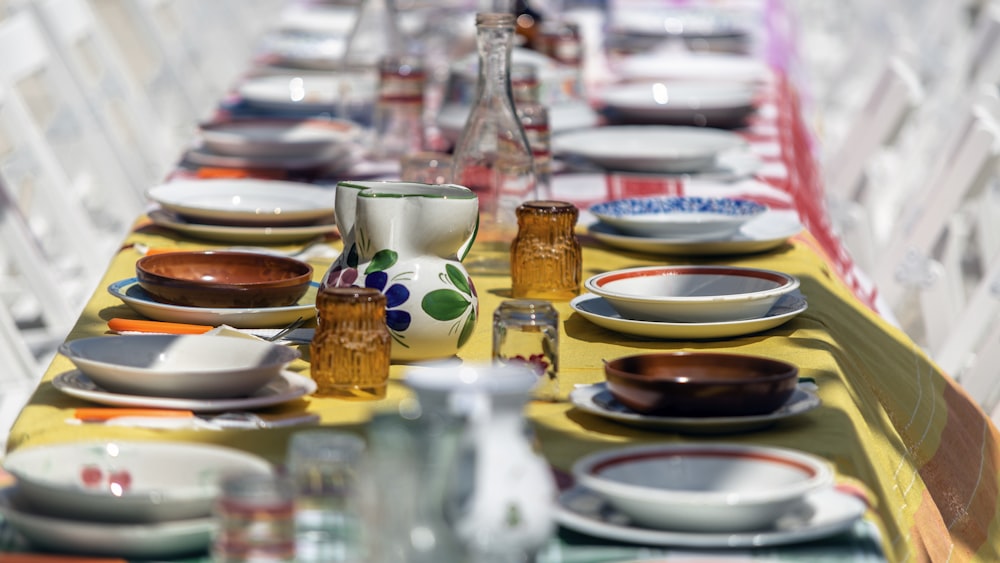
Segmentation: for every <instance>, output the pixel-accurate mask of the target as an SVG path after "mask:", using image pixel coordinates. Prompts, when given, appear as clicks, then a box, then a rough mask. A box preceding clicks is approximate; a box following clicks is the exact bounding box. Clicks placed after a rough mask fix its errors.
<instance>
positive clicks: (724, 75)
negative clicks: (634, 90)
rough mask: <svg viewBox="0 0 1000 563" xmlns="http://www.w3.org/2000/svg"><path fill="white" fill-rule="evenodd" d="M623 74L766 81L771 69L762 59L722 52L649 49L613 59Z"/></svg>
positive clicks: (640, 76) (618, 73)
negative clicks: (680, 51)
mask: <svg viewBox="0 0 1000 563" xmlns="http://www.w3.org/2000/svg"><path fill="white" fill-rule="evenodd" d="M612 68H613V71H614V72H615V73H616V74H617V75H618V76H620V77H621V78H625V79H629V80H635V79H657V78H676V79H682V78H683V79H690V80H727V81H734V80H735V81H740V82H754V83H756V82H763V81H765V80H767V78H768V76H769V75H770V73H771V71H770V69H769V68H768V66H767V64H766V63H764V62H763V61H761V60H760V59H757V58H754V57H751V56H746V55H731V54H723V53H687V52H682V53H678V52H673V51H668V52H663V51H659V52H658V51H648V52H644V53H637V54H634V55H629V56H626V57H623V58H622V59H621V60H618V61H615V62H613V63H612Z"/></svg>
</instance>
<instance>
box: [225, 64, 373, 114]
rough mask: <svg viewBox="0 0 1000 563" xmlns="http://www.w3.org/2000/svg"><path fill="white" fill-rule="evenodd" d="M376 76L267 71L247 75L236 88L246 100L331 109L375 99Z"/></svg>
mask: <svg viewBox="0 0 1000 563" xmlns="http://www.w3.org/2000/svg"><path fill="white" fill-rule="evenodd" d="M376 82H377V77H372V78H368V77H364V76H360V75H358V76H355V75H345V74H344V73H337V74H336V75H334V73H323V74H310V73H294V74H292V73H289V74H269V75H263V76H254V77H250V78H247V79H246V80H245V81H243V83H241V84H240V85H239V87H238V88H237V92H238V94H239V96H240V97H241V98H242V99H243V100H244V101H245V102H247V103H249V104H252V105H256V106H258V107H262V108H270V109H277V110H285V109H296V110H303V111H316V112H323V111H331V110H333V109H335V107H336V106H339V105H342V104H351V103H354V102H361V103H365V102H371V101H372V100H374V99H375V94H376V86H377V84H376Z"/></svg>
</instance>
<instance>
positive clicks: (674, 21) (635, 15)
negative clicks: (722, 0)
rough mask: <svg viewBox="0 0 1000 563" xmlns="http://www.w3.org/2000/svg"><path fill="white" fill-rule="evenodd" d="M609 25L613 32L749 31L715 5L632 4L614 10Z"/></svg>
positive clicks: (706, 34)
mask: <svg viewBox="0 0 1000 563" xmlns="http://www.w3.org/2000/svg"><path fill="white" fill-rule="evenodd" d="M609 25H610V28H611V30H612V31H614V32H621V33H628V34H635V35H649V36H677V37H729V36H732V35H746V34H747V33H749V31H748V30H747V28H746V27H745V26H743V25H740V20H738V19H736V18H735V17H733V16H731V15H729V14H726V13H725V12H722V11H720V10H716V9H711V10H710V9H701V8H687V7H674V8H647V9H642V8H641V7H639V8H633V9H629V10H614V12H613V15H612V18H611V22H610V24H609Z"/></svg>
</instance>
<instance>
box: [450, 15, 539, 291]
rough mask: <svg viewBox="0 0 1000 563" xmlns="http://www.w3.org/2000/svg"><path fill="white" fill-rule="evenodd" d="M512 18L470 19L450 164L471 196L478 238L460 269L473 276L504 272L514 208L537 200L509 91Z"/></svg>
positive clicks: (527, 151)
mask: <svg viewBox="0 0 1000 563" xmlns="http://www.w3.org/2000/svg"><path fill="white" fill-rule="evenodd" d="M513 36H514V15H513V14H512V13H480V14H476V45H477V49H478V53H479V71H478V72H479V74H478V79H477V81H476V101H475V103H474V105H473V106H472V109H471V111H470V112H469V117H468V119H467V121H466V123H465V127H464V129H463V130H462V133H461V135H460V136H459V138H458V142H457V143H456V145H455V150H454V159H453V164H452V181H453V182H454V183H456V184H460V185H463V186H466V187H468V188H470V189H472V190H473V191H475V192H476V193H477V195H478V196H479V202H480V222H479V235H478V237H477V240H476V246H475V248H474V252H473V255H470V256H469V258H468V259H467V260H466V262H465V263H466V266H467V267H468V268H469V271H470V272H474V273H496V274H506V273H508V272H509V271H510V256H509V251H508V249H509V248H510V242H511V240H513V238H514V236H515V235H516V234H517V215H516V209H517V206H518V205H520V203H521V202H523V201H527V200H531V199H537V193H536V190H537V185H536V178H535V169H534V159H533V157H532V154H531V148H530V145H529V144H528V139H527V136H526V135H525V132H524V127H523V126H522V125H521V121H520V119H519V118H518V115H517V112H516V110H515V107H514V99H513V94H512V92H511V80H510V68H511V49H512V46H513Z"/></svg>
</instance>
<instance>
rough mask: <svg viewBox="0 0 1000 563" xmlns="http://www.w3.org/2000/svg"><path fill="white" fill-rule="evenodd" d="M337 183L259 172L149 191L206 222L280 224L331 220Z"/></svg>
mask: <svg viewBox="0 0 1000 563" xmlns="http://www.w3.org/2000/svg"><path fill="white" fill-rule="evenodd" d="M334 194H335V190H334V189H333V188H329V187H327V188H324V187H320V186H317V185H315V184H306V183H304V182H284V181H278V180H262V179H256V178H233V179H218V180H175V181H173V182H168V183H166V184H161V185H159V186H156V187H153V188H150V189H149V190H148V191H147V192H146V195H147V196H148V197H149V199H151V200H153V201H155V202H156V203H158V204H160V207H162V208H164V209H166V210H168V211H173V212H174V213H176V214H178V215H180V216H181V217H182V218H185V219H190V220H191V221H200V222H202V223H225V224H230V225H242V226H263V227H269V226H270V227H278V226H288V225H307V224H310V223H317V222H319V221H324V222H325V223H329V222H330V221H331V218H332V217H333V213H334Z"/></svg>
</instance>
